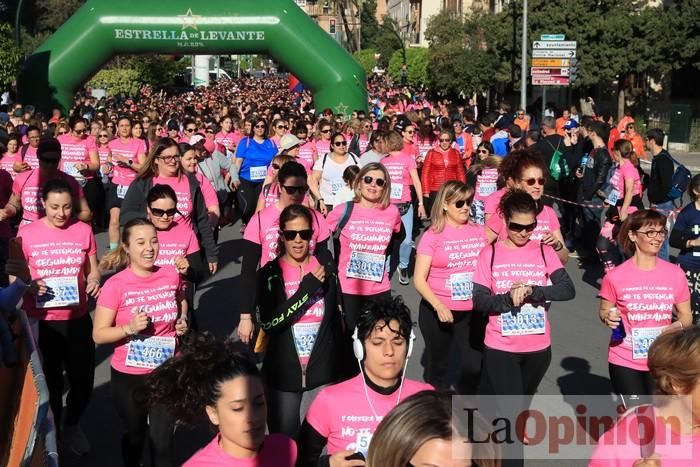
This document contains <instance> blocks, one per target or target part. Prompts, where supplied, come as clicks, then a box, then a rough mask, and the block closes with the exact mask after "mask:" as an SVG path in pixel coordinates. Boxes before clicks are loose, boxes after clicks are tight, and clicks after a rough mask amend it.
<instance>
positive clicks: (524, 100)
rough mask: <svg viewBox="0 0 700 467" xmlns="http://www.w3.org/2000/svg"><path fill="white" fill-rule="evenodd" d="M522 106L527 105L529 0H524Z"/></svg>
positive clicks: (521, 63) (521, 76)
mask: <svg viewBox="0 0 700 467" xmlns="http://www.w3.org/2000/svg"><path fill="white" fill-rule="evenodd" d="M520 48H521V50H520V107H521V108H522V109H523V110H525V108H526V107H527V0H523V41H522V44H521V46H520Z"/></svg>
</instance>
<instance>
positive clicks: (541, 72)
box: [530, 67, 569, 78]
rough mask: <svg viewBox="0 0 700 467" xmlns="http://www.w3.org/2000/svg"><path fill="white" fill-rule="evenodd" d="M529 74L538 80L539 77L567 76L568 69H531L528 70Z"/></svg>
mask: <svg viewBox="0 0 700 467" xmlns="http://www.w3.org/2000/svg"><path fill="white" fill-rule="evenodd" d="M530 74H531V75H532V76H533V77H538V78H539V77H541V76H569V68H542V67H532V68H530Z"/></svg>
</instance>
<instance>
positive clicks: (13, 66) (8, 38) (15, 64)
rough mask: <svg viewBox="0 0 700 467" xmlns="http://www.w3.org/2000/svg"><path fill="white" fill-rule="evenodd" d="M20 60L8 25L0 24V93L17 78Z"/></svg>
mask: <svg viewBox="0 0 700 467" xmlns="http://www.w3.org/2000/svg"><path fill="white" fill-rule="evenodd" d="M21 58H22V53H21V52H20V50H19V48H18V47H17V44H16V43H15V40H14V38H13V36H12V29H11V28H10V25H9V24H7V23H3V24H0V91H1V90H5V89H7V88H8V86H9V85H10V84H12V82H13V81H14V80H15V78H16V77H17V72H18V71H19V65H20V60H21Z"/></svg>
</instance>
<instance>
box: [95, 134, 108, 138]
mask: <svg viewBox="0 0 700 467" xmlns="http://www.w3.org/2000/svg"><path fill="white" fill-rule="evenodd" d="M97 137H98V138H109V135H98V136H97Z"/></svg>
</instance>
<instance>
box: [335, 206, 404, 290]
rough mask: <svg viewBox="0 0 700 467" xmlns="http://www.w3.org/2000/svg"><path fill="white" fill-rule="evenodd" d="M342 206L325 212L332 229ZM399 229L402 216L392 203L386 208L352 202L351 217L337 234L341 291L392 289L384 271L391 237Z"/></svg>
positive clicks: (341, 214) (340, 214)
mask: <svg viewBox="0 0 700 467" xmlns="http://www.w3.org/2000/svg"><path fill="white" fill-rule="evenodd" d="M343 212H345V205H344V204H340V205H338V206H336V207H335V208H334V209H333V211H331V212H330V213H329V214H328V218H327V219H326V220H327V221H328V225H329V227H330V228H331V231H334V230H335V229H336V226H337V225H338V222H339V221H340V218H341V217H343ZM400 231H401V216H400V215H399V210H398V208H397V207H396V206H394V205H393V204H390V205H389V206H387V207H386V209H379V208H363V207H362V206H360V204H359V203H355V205H354V206H353V210H352V215H351V216H350V219H349V220H348V222H347V223H346V224H345V227H344V228H343V231H342V232H341V233H340V257H339V258H338V271H339V272H338V276H339V277H340V287H341V289H342V290H343V293H346V294H351V295H375V294H379V293H382V292H386V291H387V290H389V289H391V284H390V283H389V275H388V274H387V271H386V265H385V263H386V257H387V251H386V250H387V247H388V246H389V242H390V241H391V236H392V235H393V234H394V233H395V232H400Z"/></svg>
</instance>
